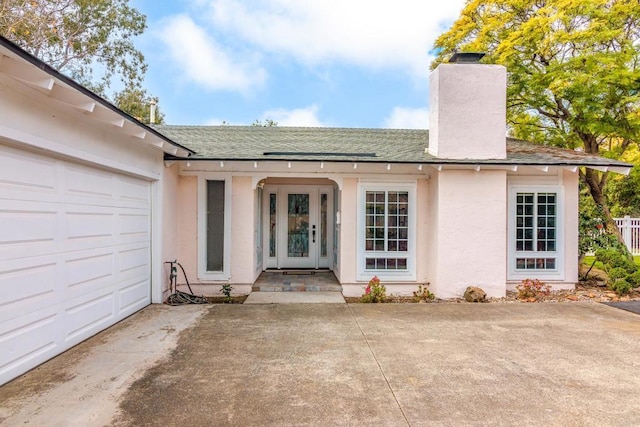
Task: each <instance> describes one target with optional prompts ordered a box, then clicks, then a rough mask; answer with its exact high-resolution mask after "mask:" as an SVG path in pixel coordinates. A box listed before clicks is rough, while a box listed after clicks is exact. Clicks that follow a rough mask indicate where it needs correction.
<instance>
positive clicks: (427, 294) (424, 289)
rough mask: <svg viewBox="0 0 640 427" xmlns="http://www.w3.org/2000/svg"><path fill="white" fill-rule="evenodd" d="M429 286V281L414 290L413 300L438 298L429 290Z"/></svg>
mask: <svg viewBox="0 0 640 427" xmlns="http://www.w3.org/2000/svg"><path fill="white" fill-rule="evenodd" d="M428 286H429V284H428V283H427V284H425V285H418V290H417V291H414V292H413V300H414V301H415V302H420V301H433V300H434V299H436V296H435V295H434V294H433V293H432V292H431V291H429V288H428Z"/></svg>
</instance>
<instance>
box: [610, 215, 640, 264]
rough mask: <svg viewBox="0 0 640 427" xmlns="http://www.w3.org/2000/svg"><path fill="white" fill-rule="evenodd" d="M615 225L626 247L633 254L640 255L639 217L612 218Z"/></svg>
mask: <svg viewBox="0 0 640 427" xmlns="http://www.w3.org/2000/svg"><path fill="white" fill-rule="evenodd" d="M614 221H615V222H616V225H617V226H618V228H619V229H620V233H622V239H623V240H624V242H625V243H626V244H627V248H629V251H630V252H631V253H632V254H634V255H640V218H631V217H629V216H625V217H624V218H614Z"/></svg>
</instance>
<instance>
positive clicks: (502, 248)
mask: <svg viewBox="0 0 640 427" xmlns="http://www.w3.org/2000/svg"><path fill="white" fill-rule="evenodd" d="M506 184H507V179H506V172H505V171H499V170H496V171H490V170H483V171H481V172H475V171H469V170H443V171H441V172H440V173H439V176H438V179H437V184H436V185H437V193H438V201H437V219H436V223H435V224H434V225H433V226H435V227H437V238H436V239H435V242H434V244H435V251H434V252H433V253H432V254H431V256H432V257H435V260H436V263H437V271H436V272H435V274H434V275H433V276H431V280H430V282H431V290H432V292H434V293H435V294H436V296H438V297H439V298H452V297H460V296H462V294H463V293H464V291H465V289H466V288H467V286H479V287H481V288H482V289H484V291H485V292H486V293H487V295H488V296H496V297H499V296H504V294H505V291H506V286H505V284H506V256H507V251H506V241H507V237H506V232H507V225H506V216H507V188H506Z"/></svg>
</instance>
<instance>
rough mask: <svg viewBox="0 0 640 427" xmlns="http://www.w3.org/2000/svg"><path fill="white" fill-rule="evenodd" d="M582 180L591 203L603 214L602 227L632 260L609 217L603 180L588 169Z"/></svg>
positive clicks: (611, 218) (618, 231)
mask: <svg viewBox="0 0 640 427" xmlns="http://www.w3.org/2000/svg"><path fill="white" fill-rule="evenodd" d="M583 179H584V182H585V184H587V187H589V193H591V197H592V198H593V201H594V202H596V204H597V205H598V206H600V208H601V209H602V212H603V214H604V218H603V220H604V226H605V229H606V230H607V233H610V234H613V235H614V236H616V238H617V239H618V242H620V245H621V247H622V248H624V250H625V252H626V256H627V258H629V259H633V256H632V255H631V253H630V252H629V250H628V249H627V245H626V244H625V243H624V239H623V238H622V233H621V232H620V229H619V228H618V226H617V225H616V222H615V221H614V220H613V216H612V215H611V211H610V210H609V205H608V203H607V199H606V198H605V196H604V193H603V189H604V183H605V180H602V179H600V177H599V176H598V172H596V171H595V170H593V169H590V168H585V173H584V175H583Z"/></svg>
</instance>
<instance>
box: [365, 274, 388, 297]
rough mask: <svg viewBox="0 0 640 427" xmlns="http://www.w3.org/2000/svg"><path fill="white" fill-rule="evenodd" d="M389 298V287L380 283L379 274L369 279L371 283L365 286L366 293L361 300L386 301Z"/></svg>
mask: <svg viewBox="0 0 640 427" xmlns="http://www.w3.org/2000/svg"><path fill="white" fill-rule="evenodd" d="M386 298H387V288H385V287H384V285H383V284H381V283H380V279H378V276H374V277H373V278H372V279H371V280H369V284H367V287H366V288H364V294H363V295H362V297H361V298H360V301H361V302H384V301H385V299H386Z"/></svg>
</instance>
